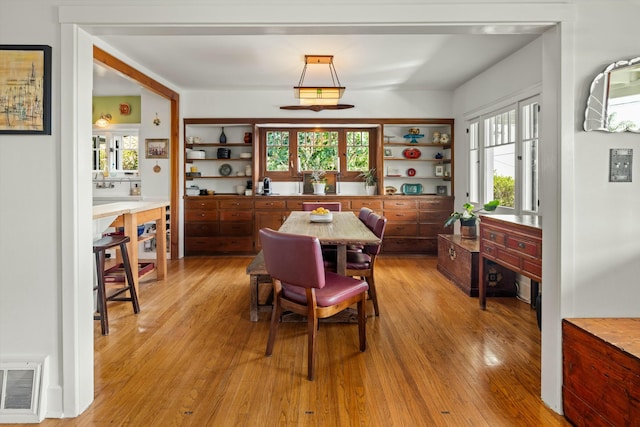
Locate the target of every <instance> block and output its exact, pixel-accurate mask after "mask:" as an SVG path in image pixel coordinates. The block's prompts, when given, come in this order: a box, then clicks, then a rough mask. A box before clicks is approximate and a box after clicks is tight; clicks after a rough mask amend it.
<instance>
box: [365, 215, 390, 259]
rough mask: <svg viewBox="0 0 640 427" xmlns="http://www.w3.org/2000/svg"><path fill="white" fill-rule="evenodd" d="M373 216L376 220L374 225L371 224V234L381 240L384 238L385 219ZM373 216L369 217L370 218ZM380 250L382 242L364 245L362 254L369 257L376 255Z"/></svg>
mask: <svg viewBox="0 0 640 427" xmlns="http://www.w3.org/2000/svg"><path fill="white" fill-rule="evenodd" d="M373 215H376V216H377V217H378V218H377V219H376V222H375V224H373V228H372V229H371V231H373V234H375V235H376V236H378V238H379V239H380V240H382V239H383V237H384V231H385V229H386V228H387V218H386V217H384V216H381V215H378V214H373ZM373 215H370V217H371V216H373ZM381 248H382V242H380V244H377V245H366V246H365V247H364V250H363V252H366V253H368V254H369V255H378V254H379V253H380V249H381Z"/></svg>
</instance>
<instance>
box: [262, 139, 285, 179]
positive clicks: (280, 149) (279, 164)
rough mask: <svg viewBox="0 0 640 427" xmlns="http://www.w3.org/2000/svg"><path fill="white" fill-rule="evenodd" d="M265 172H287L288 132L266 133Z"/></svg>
mask: <svg viewBox="0 0 640 427" xmlns="http://www.w3.org/2000/svg"><path fill="white" fill-rule="evenodd" d="M266 139H267V171H270V172H286V171H288V170H289V132H287V131H268V132H267V138H266Z"/></svg>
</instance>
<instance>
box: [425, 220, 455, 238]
mask: <svg viewBox="0 0 640 427" xmlns="http://www.w3.org/2000/svg"><path fill="white" fill-rule="evenodd" d="M418 230H419V233H418V234H419V235H420V236H421V237H436V236H437V235H438V234H445V233H447V231H448V230H447V229H446V228H444V221H443V222H441V223H434V224H420V225H419V228H418Z"/></svg>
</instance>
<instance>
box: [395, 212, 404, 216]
mask: <svg viewBox="0 0 640 427" xmlns="http://www.w3.org/2000/svg"><path fill="white" fill-rule="evenodd" d="M396 216H404V214H401V213H399V214H396Z"/></svg>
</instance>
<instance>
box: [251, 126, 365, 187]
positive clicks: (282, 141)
mask: <svg viewBox="0 0 640 427" xmlns="http://www.w3.org/2000/svg"><path fill="white" fill-rule="evenodd" d="M374 132H375V130H374V129H370V128H367V129H343V128H313V129H307V128H279V129H274V128H268V129H263V130H261V135H262V138H263V139H264V140H265V141H266V144H265V145H266V149H265V151H264V153H263V156H264V158H265V162H264V164H266V167H265V170H264V171H263V174H264V175H265V176H269V177H270V178H272V179H280V180H290V179H292V178H293V177H298V176H299V174H301V173H302V172H308V171H314V170H324V171H327V172H340V176H341V178H342V179H353V180H355V179H356V177H357V175H358V174H359V173H360V172H362V171H365V170H368V169H371V168H372V167H373V166H372V165H373V158H374V156H373V152H372V149H371V146H370V144H371V141H374V136H373V134H374Z"/></svg>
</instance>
